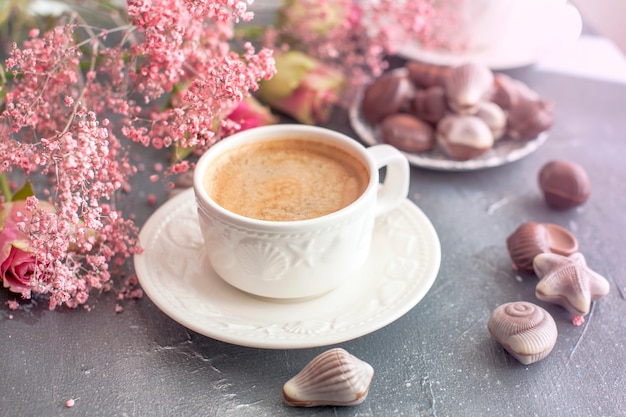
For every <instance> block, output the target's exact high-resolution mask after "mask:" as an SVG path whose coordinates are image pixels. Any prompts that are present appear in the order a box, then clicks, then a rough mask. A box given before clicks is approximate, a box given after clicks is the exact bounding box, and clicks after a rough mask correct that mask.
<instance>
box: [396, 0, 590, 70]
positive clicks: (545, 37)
mask: <svg viewBox="0 0 626 417" xmlns="http://www.w3.org/2000/svg"><path fill="white" fill-rule="evenodd" d="M564 3H565V2H564V1H556V2H555V1H552V2H551V3H550V4H548V3H546V6H545V7H542V10H541V13H537V12H536V11H534V12H532V13H530V12H531V11H528V13H517V19H516V20H515V21H513V22H512V23H511V24H510V25H509V26H508V27H509V31H508V33H506V34H504V35H503V36H502V37H501V38H500V40H499V41H498V42H494V43H493V44H491V45H490V46H489V47H485V48H482V49H479V50H468V51H463V52H449V51H435V50H425V49H423V48H422V47H421V46H420V45H419V43H417V42H410V41H409V42H407V43H406V44H404V45H401V46H400V47H399V48H398V55H400V56H403V57H405V58H408V59H415V60H419V61H423V62H429V63H432V64H440V65H459V64H463V63H466V62H470V61H473V62H478V63H482V64H485V65H487V66H488V67H490V68H491V69H494V70H503V69H509V68H517V67H522V66H525V65H530V64H533V63H534V62H537V61H538V60H540V59H541V58H542V57H545V56H548V54H549V53H550V52H552V51H558V50H559V49H561V48H563V47H566V46H568V45H570V44H573V43H574V42H575V41H576V39H578V37H579V36H580V34H581V32H582V18H581V16H580V13H579V12H578V10H577V9H576V7H574V6H573V5H571V4H564ZM548 6H550V7H548Z"/></svg>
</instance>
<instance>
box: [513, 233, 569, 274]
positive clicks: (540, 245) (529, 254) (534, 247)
mask: <svg viewBox="0 0 626 417" xmlns="http://www.w3.org/2000/svg"><path fill="white" fill-rule="evenodd" d="M506 246H507V250H508V251H509V255H510V256H511V260H512V261H513V267H514V268H515V269H521V270H523V271H526V272H534V268H533V260H534V258H535V256H537V255H539V254H540V253H556V254H559V255H564V256H569V255H572V254H574V253H576V252H578V240H577V239H576V237H575V236H574V235H573V234H572V233H571V232H570V231H569V230H567V229H565V228H564V227H561V226H559V225H556V224H552V223H537V222H526V223H522V224H521V225H519V226H518V227H517V229H515V231H514V232H513V233H511V234H510V235H509V237H507V239H506Z"/></svg>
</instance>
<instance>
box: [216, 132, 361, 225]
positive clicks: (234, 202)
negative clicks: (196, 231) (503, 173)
mask: <svg viewBox="0 0 626 417" xmlns="http://www.w3.org/2000/svg"><path fill="white" fill-rule="evenodd" d="M226 140H228V139H226ZM368 182H369V174H368V170H367V168H366V167H365V165H364V164H363V163H362V162H361V161H359V160H358V159H357V158H355V157H353V156H352V155H350V154H349V153H348V152H346V151H344V150H342V149H339V148H337V147H335V146H331V145H327V144H324V143H322V142H318V141H315V140H308V139H306V140H298V139H276V140H270V141H263V142H257V143H252V144H246V145H242V146H239V147H237V148H235V149H231V150H228V151H226V152H225V153H223V154H221V155H219V156H218V157H217V158H216V159H215V160H214V161H213V162H212V163H211V164H210V165H209V167H208V168H207V170H206V172H205V175H204V187H205V189H206V191H207V193H208V194H209V196H210V197H211V198H212V199H213V200H214V201H215V202H216V203H217V204H219V205H220V206H222V207H224V208H225V209H227V210H229V211H232V212H234V213H237V214H240V215H242V216H245V217H250V218H254V219H260V220H271V221H294V220H304V219H311V218H315V217H320V216H324V215H326V214H330V213H333V212H335V211H337V210H340V209H342V208H344V207H346V206H348V205H350V204H351V203H352V202H354V201H355V200H356V199H358V198H359V196H360V195H361V194H362V193H363V192H364V191H365V189H366V188H367V184H368Z"/></svg>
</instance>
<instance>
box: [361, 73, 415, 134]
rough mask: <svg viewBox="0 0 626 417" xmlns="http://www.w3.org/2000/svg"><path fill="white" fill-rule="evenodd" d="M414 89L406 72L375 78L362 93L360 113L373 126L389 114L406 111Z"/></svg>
mask: <svg viewBox="0 0 626 417" xmlns="http://www.w3.org/2000/svg"><path fill="white" fill-rule="evenodd" d="M414 93H415V87H414V86H413V83H412V82H411V81H410V80H409V79H408V77H407V75H406V72H401V71H400V72H399V71H391V72H388V73H386V74H383V75H382V76H380V77H378V78H376V79H375V80H374V81H373V82H372V83H371V84H370V85H369V86H368V87H367V88H366V89H365V92H364V93H363V101H362V102H361V112H362V113H363V117H364V118H365V120H366V121H367V122H368V123H370V124H372V125H374V124H377V123H378V122H380V121H381V120H382V119H384V118H385V117H387V116H389V115H390V114H395V113H398V112H399V111H401V110H403V109H408V108H409V106H410V101H411V100H412V99H413V94H414Z"/></svg>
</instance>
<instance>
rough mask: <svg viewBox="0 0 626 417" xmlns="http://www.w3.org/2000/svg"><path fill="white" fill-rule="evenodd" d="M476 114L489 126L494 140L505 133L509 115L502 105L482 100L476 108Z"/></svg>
mask: <svg viewBox="0 0 626 417" xmlns="http://www.w3.org/2000/svg"><path fill="white" fill-rule="evenodd" d="M475 116H476V117H478V118H479V119H482V120H483V121H484V122H485V123H486V124H487V126H489V130H491V133H492V134H493V139H494V140H498V139H500V138H501V137H502V136H503V135H504V132H505V131H506V123H507V121H506V119H507V116H506V113H505V112H504V110H502V107H500V106H498V105H497V104H496V103H492V102H491V101H481V102H480V103H479V104H478V106H477V108H476V114H475Z"/></svg>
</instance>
